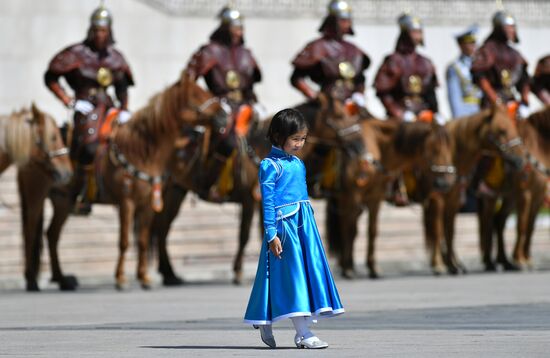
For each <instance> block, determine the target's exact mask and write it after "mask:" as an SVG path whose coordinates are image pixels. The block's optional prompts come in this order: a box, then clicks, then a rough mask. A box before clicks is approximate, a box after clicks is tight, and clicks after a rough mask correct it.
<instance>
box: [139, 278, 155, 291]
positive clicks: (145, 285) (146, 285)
mask: <svg viewBox="0 0 550 358" xmlns="http://www.w3.org/2000/svg"><path fill="white" fill-rule="evenodd" d="M139 282H140V284H141V288H142V289H144V290H150V289H151V288H152V287H151V279H150V278H149V277H148V276H145V277H143V278H140V279H139Z"/></svg>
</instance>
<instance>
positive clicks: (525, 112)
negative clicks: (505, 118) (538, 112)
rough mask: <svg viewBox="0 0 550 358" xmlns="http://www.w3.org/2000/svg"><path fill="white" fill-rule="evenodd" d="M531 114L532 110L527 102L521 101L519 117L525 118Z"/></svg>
mask: <svg viewBox="0 0 550 358" xmlns="http://www.w3.org/2000/svg"><path fill="white" fill-rule="evenodd" d="M530 115H531V110H530V109H529V107H528V106H527V105H526V104H525V103H521V104H520V105H519V107H518V118H520V119H525V118H527V117H529V116H530Z"/></svg>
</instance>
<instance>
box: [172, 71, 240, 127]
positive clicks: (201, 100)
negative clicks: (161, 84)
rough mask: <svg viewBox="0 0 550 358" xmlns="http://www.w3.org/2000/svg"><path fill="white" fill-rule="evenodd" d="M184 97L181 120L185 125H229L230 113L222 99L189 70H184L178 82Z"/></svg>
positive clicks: (177, 84)
mask: <svg viewBox="0 0 550 358" xmlns="http://www.w3.org/2000/svg"><path fill="white" fill-rule="evenodd" d="M176 86H178V87H179V89H180V91H181V95H182V97H183V105H184V106H183V108H182V109H181V111H180V121H181V122H182V124H183V125H186V126H190V127H194V126H198V125H203V126H213V127H217V128H222V127H227V124H228V120H229V113H228V112H227V111H226V110H225V109H224V106H223V105H222V103H221V101H220V99H219V98H218V97H216V96H214V95H213V94H212V93H210V92H208V91H206V90H204V89H203V88H202V87H200V86H199V85H198V84H197V83H196V82H195V81H194V80H193V78H191V76H190V75H189V74H188V73H187V71H183V72H182V74H181V78H180V80H179V81H178V82H177V83H176Z"/></svg>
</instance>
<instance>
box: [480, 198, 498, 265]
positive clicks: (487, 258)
mask: <svg viewBox="0 0 550 358" xmlns="http://www.w3.org/2000/svg"><path fill="white" fill-rule="evenodd" d="M478 203H479V204H478V213H477V214H478V223H479V247H480V250H481V256H482V261H483V265H484V266H485V271H496V266H495V263H494V262H493V259H492V252H493V214H494V209H495V199H493V198H487V197H485V198H481V199H479V201H478Z"/></svg>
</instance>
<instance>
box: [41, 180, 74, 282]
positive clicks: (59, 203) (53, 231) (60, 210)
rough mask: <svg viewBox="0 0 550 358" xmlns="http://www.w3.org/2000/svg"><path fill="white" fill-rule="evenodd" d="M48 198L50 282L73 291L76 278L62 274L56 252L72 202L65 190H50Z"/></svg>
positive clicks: (47, 233) (47, 234)
mask: <svg viewBox="0 0 550 358" xmlns="http://www.w3.org/2000/svg"><path fill="white" fill-rule="evenodd" d="M50 200H51V202H52V206H53V217H52V219H51V221H50V225H49V227H48V231H47V232H46V236H47V238H48V249H49V253H50V265H51V270H52V282H57V283H58V284H59V289H60V290H61V291H74V290H76V288H77V287H78V280H77V278H76V277H75V276H73V275H63V272H62V270H61V265H60V264H59V255H58V252H57V247H58V243H59V237H60V236H61V229H62V228H63V224H65V221H66V220H67V217H68V216H69V213H70V211H71V210H72V208H73V203H72V201H71V198H70V195H69V194H68V193H67V192H60V191H52V192H51V193H50Z"/></svg>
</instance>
